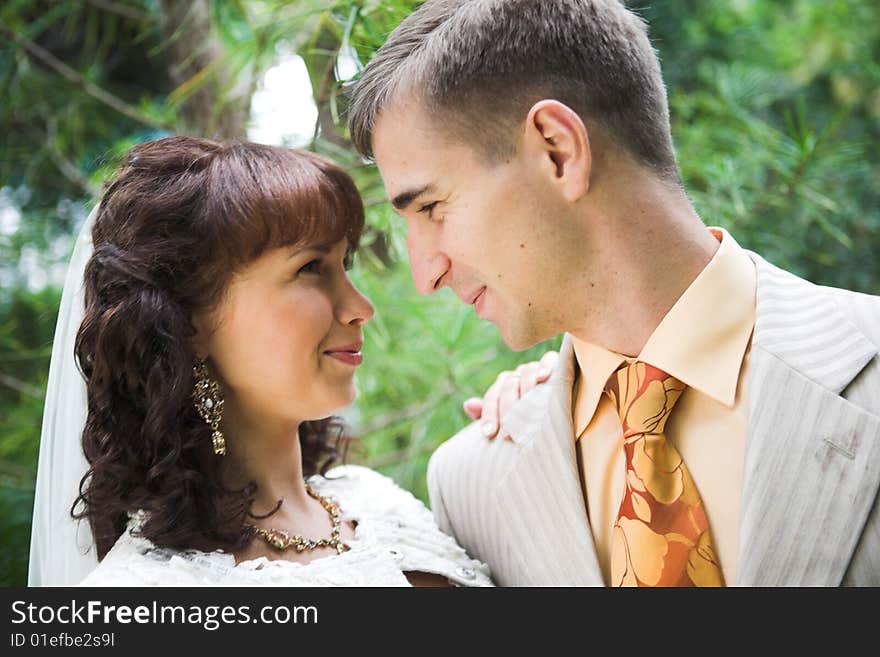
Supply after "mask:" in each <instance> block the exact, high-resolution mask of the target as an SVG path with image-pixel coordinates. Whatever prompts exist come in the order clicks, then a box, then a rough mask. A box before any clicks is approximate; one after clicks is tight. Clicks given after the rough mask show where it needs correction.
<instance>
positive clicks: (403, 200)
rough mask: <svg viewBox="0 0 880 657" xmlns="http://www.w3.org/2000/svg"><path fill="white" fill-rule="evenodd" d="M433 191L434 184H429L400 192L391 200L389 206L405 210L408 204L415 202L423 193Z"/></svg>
mask: <svg viewBox="0 0 880 657" xmlns="http://www.w3.org/2000/svg"><path fill="white" fill-rule="evenodd" d="M433 189H434V184H433V183H429V184H427V185H425V186H424V187H421V188H419V189H410V190H407V191H405V192H401V193H400V194H398V195H397V196H395V197H394V198H393V199H391V205H393V206H394V207H395V208H397V209H398V210H406V208H407V207H409V205H410V203H412V202H413V201H415V200H416V199H417V198H418V197H419V196H421V195H422V194H424V193H425V192H430V191H432V190H433Z"/></svg>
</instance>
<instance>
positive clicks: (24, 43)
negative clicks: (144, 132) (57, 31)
mask: <svg viewBox="0 0 880 657" xmlns="http://www.w3.org/2000/svg"><path fill="white" fill-rule="evenodd" d="M0 34H5V35H6V36H8V37H9V38H10V39H12V41H13V42H14V43H15V45H17V46H18V47H19V48H21V49H22V50H24V51H25V52H26V53H28V54H29V55H30V56H31V57H33V58H34V59H37V60H39V61H40V62H42V63H43V64H45V65H46V66H48V67H49V68H51V69H52V70H53V71H55V72H56V73H58V74H59V75H60V76H62V77H63V78H64V79H66V80H67V81H69V82H71V83H72V84H74V85H75V86H77V87H79V88H80V89H82V90H83V91H84V92H85V93H86V94H88V95H89V96H91V97H92V98H94V99H95V100H97V101H98V102H100V103H103V104H104V105H107V106H108V107H110V108H111V109H113V110H116V111H117V112H119V113H120V114H122V115H124V116H127V117H128V118H130V119H132V120H134V121H137V122H138V123H141V124H143V125H147V126H150V127H151V128H156V129H157V130H168V131H172V132H173V131H174V127H173V126H170V125H166V124H164V123H161V122H160V121H157V120H155V119H153V118H151V117H149V116H147V115H146V114H144V113H142V112H140V111H139V110H138V109H137V108H135V107H132V106H131V105H129V104H128V103H126V102H125V101H124V100H121V99H120V98H117V97H116V96H114V95H113V94H111V93H110V92H108V91H105V90H104V89H102V88H101V87H99V86H97V85H96V84H94V83H92V82H89V81H88V80H86V79H85V78H84V77H83V76H82V75H80V74H79V73H77V72H76V71H75V70H73V69H72V68H70V67H69V66H68V65H67V64H65V63H64V62H62V61H61V60H60V59H58V58H57V57H55V55H53V54H52V53H50V52H49V51H48V50H46V49H45V48H42V47H41V46H38V45H37V44H36V43H34V42H33V41H31V40H29V39H27V38H26V37H23V36H21V35H20V34H18V33H17V32H16V31H15V30H13V29H12V28H10V27H9V26H8V25H6V24H5V23H3V22H2V21H0Z"/></svg>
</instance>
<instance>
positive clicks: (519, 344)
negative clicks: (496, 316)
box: [496, 324, 541, 351]
mask: <svg viewBox="0 0 880 657" xmlns="http://www.w3.org/2000/svg"><path fill="white" fill-rule="evenodd" d="M496 326H497V328H498V331H499V332H500V333H501V339H502V340H504V344H506V345H507V346H508V347H509V348H510V349H511V351H525V350H526V349H529V348H531V347H534V346H535V345H536V344H538V343H539V342H541V340H536V339H534V338H533V337H531V336H529V335H526V334H525V333H521V332H517V331H510V330H507V329H505V328H504V327H502V326H499V325H497V324H496Z"/></svg>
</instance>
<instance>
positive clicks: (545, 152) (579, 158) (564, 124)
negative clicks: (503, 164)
mask: <svg viewBox="0 0 880 657" xmlns="http://www.w3.org/2000/svg"><path fill="white" fill-rule="evenodd" d="M525 143H526V145H527V148H529V150H530V152H532V153H534V155H535V156H536V157H538V158H540V161H541V167H542V170H543V171H545V172H546V174H547V176H548V177H549V178H550V180H551V182H552V183H553V184H555V185H558V186H559V189H560V191H561V192H562V194H563V196H564V197H565V198H566V199H567V200H568V201H570V202H575V201H577V200H579V199H580V198H581V197H582V196H584V195H585V194H586V193H587V192H588V191H589V189H590V170H591V167H592V165H593V154H592V151H591V148H590V138H589V135H588V134H587V129H586V126H585V125H584V122H583V121H582V120H581V117H580V116H578V114H577V112H575V111H574V110H572V109H571V108H570V107H568V106H567V105H565V104H563V103H560V102H559V101H557V100H540V101H538V102H537V103H535V104H534V105H533V106H532V108H531V109H530V110H529V115H528V117H527V118H526V126H525Z"/></svg>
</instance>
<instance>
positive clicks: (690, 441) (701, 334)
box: [572, 228, 756, 585]
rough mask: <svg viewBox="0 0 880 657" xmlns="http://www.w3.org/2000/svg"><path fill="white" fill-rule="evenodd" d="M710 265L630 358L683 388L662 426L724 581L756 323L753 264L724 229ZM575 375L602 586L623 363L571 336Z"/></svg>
mask: <svg viewBox="0 0 880 657" xmlns="http://www.w3.org/2000/svg"><path fill="white" fill-rule="evenodd" d="M709 230H711V231H712V234H713V235H714V236H715V237H716V239H718V240H719V242H721V244H720V246H719V248H718V250H717V251H716V252H715V255H714V256H713V257H712V259H711V260H710V261H709V264H708V265H706V267H705V268H704V269H703V271H702V272H700V274H699V275H698V276H697V278H696V279H694V281H693V282H692V283H691V285H690V286H689V287H688V288H687V290H685V292H684V294H682V295H681V297H680V298H679V299H678V301H676V303H675V305H673V307H672V308H671V309H670V310H669V312H668V313H667V314H666V316H665V317H664V318H663V320H662V321H661V322H660V324H659V325H658V326H657V328H656V329H655V330H654V332H653V333H652V334H651V336H650V337H649V338H648V341H647V343H645V346H644V348H643V349H642V351H641V353H640V354H639V355H638V357H637V359H638V360H641V361H644V362H646V363H649V364H651V365H653V366H655V367H658V368H660V369H661V370H663V371H665V372H667V373H668V374H671V375H672V376H674V377H676V378H678V379H680V380H681V381H683V382H684V383H685V384H687V386H688V387H687V389H686V390H685V392H684V394H683V395H682V396H681V399H679V401H678V404H677V405H676V407H675V409H674V411H673V413H672V415H671V416H670V418H669V421H668V423H667V425H666V436H667V439H668V440H670V441H672V443H673V444H674V445H675V447H676V449H678V451H679V453H680V454H681V456H682V458H683V459H684V462H685V464H686V465H687V467H688V469H689V470H690V473H691V476H692V477H693V479H694V482H695V483H696V485H697V490H698V491H699V492H700V496H701V498H702V500H703V506H704V508H705V511H706V516H707V517H708V519H709V527H710V530H711V532H712V538H713V541H714V544H715V550H716V553H717V556H718V559H719V561H720V562H721V569H722V571H723V573H724V580H725V582H726V583H727V584H728V585H732V584H734V583H735V582H736V566H737V563H736V559H737V546H738V544H739V512H740V498H741V493H742V483H743V464H744V459H745V448H746V437H747V436H746V434H747V406H746V403H747V397H746V395H747V393H748V390H746V385H745V382H746V381H747V371H748V356H749V347H750V341H751V336H752V329H753V328H754V325H755V286H756V282H755V280H756V279H755V266H754V264H753V263H752V260H751V259H750V258H749V256H748V254H747V253H746V252H745V251H744V250H743V249H742V248H741V247H740V246H739V245H738V244H737V243H736V241H735V240H734V239H733V238H732V237H731V236H730V234H729V233H727V231H725V230H724V229H721V228H710V229H709ZM572 342H573V346H574V352H575V357H576V358H577V365H578V374H577V377H576V381H575V387H574V391H573V396H572V399H573V400H574V403H573V405H572V406H573V415H574V417H573V421H574V435H575V436H576V437H577V454H578V467H579V469H580V475H581V485H582V488H583V492H584V499H585V501H586V506H587V512H588V514H589V518H590V524H591V526H592V530H593V541H594V543H595V546H596V554H597V556H598V558H599V564H600V566H601V568H602V574H603V576H604V578H605V582H606V583H607V582H608V581H609V579H610V570H611V539H612V531H613V527H614V522H615V520H616V519H617V511H618V508H619V507H620V502H621V498H622V496H623V490H624V452H623V430H622V428H621V423H620V417H619V416H618V415H617V412H616V410H615V408H614V406H613V404H612V402H611V401H610V400H609V399H608V397H607V396H605V395H603V394H602V390H603V388H604V386H605V382H606V381H607V380H608V377H609V376H610V375H611V374H612V372H614V371H615V370H616V369H617V367H618V366H619V365H621V364H622V363H623V362H624V361H626V360H629V361H632V360H635V359H633V358H627V357H625V356H623V355H621V354H618V353H615V352H612V351H608V350H607V349H604V348H602V347H599V346H597V345H594V344H591V343H588V342H584V341H582V340H578V339H577V338H575V337H574V336H573V340H572Z"/></svg>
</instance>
